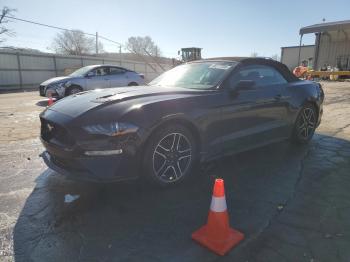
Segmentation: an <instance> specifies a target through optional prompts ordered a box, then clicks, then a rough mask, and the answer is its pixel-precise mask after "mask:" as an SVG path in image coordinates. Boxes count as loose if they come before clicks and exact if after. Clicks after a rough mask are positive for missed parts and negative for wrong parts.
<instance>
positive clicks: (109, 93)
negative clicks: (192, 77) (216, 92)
mask: <svg viewBox="0 0 350 262" xmlns="http://www.w3.org/2000/svg"><path fill="white" fill-rule="evenodd" d="M202 92H204V91H201V90H193V89H186V88H180V87H176V88H166V87H156V86H136V87H118V88H110V89H101V90H93V91H85V92H81V93H78V94H75V95H71V96H68V97H66V98H64V99H62V100H59V101H58V102H56V103H54V104H53V105H52V106H51V107H49V110H53V111H57V112H60V113H62V114H65V115H67V116H70V117H73V118H75V117H78V116H80V115H82V114H85V113H87V112H89V111H92V110H97V109H101V108H104V107H106V106H111V105H116V104H122V103H124V102H125V103H127V104H126V106H130V107H131V106H133V105H135V104H136V103H137V104H139V103H146V102H147V103H149V102H156V101H163V100H167V99H175V98H180V97H188V96H195V95H198V94H200V93H202ZM125 103H124V105H125Z"/></svg>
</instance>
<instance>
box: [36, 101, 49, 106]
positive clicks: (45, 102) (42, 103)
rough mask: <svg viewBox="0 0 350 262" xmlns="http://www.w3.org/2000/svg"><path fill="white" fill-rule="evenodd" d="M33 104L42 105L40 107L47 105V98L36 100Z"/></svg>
mask: <svg viewBox="0 0 350 262" xmlns="http://www.w3.org/2000/svg"><path fill="white" fill-rule="evenodd" d="M35 105H37V106H42V107H47V106H48V100H47V99H46V100H40V101H38V102H36V103H35Z"/></svg>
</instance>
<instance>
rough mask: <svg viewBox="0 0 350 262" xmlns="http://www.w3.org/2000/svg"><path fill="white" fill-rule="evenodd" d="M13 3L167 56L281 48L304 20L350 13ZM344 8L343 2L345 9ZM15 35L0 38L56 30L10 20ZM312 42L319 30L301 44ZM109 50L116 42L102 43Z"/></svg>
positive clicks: (330, 7)
mask: <svg viewBox="0 0 350 262" xmlns="http://www.w3.org/2000/svg"><path fill="white" fill-rule="evenodd" d="M2 6H8V7H11V8H16V9H17V12H16V13H15V15H16V16H17V17H19V18H23V19H28V20H34V21H37V22H40V23H46V24H50V25H55V26H59V27H64V28H69V29H80V30H83V31H85V32H89V33H95V32H96V31H98V32H99V34H101V35H103V36H105V37H108V38H110V39H113V40H115V41H118V42H121V43H125V42H126V41H127V39H128V37H130V36H146V35H149V36H151V37H152V39H153V40H154V41H155V42H156V44H157V45H158V46H159V47H160V49H161V50H162V53H163V55H165V56H168V57H176V56H177V51H178V50H179V49H180V48H181V47H190V46H196V47H201V48H203V56H204V57H214V56H249V55H251V53H253V52H257V53H258V54H259V55H261V56H271V55H274V54H280V52H281V51H280V47H281V46H290V45H297V44H298V42H299V29H300V27H303V26H307V25H311V24H315V23H321V22H322V18H325V19H326V22H330V21H338V20H347V19H350V13H349V8H347V7H349V0H338V1H329V0H327V1H321V0H318V1H314V0H308V1H299V2H298V1H283V0H279V1H277V0H270V1H263V0H260V1H259V0H245V1H234V0H231V1H230V0H226V1H224V0H215V1H214V0H210V1H208V0H201V1H200V0H196V1H190V0H185V1H183V0H163V1H162V0H149V1H146V0H144V1H141V0H140V1H134V0H124V1H120V0H98V1H96V0H85V1H83V0H80V1H74V0H59V1H53V0H49V1H48V0H0V7H2ZM345 7H346V8H345ZM10 27H11V28H12V29H13V30H14V31H15V32H16V37H13V38H10V39H8V41H7V42H6V43H3V44H2V45H9V46H19V47H29V48H35V49H39V50H42V51H50V50H49V49H48V48H49V47H50V46H51V41H52V38H53V37H54V36H55V34H56V33H57V32H58V31H57V30H54V29H49V28H44V27H40V26H36V25H30V24H26V23H23V22H19V21H17V22H13V23H11V24H10ZM313 42H314V36H313V35H309V36H307V37H305V40H304V43H305V44H310V43H313ZM103 44H104V48H105V49H106V50H107V51H111V52H113V51H115V52H117V51H118V47H117V46H116V45H113V44H110V43H107V42H103Z"/></svg>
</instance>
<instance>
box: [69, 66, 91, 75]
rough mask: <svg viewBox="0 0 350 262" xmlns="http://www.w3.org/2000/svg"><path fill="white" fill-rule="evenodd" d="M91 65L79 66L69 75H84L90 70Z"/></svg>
mask: <svg viewBox="0 0 350 262" xmlns="http://www.w3.org/2000/svg"><path fill="white" fill-rule="evenodd" d="M91 69H92V68H91V66H85V67H82V68H79V69H78V70H76V71H74V72H73V73H71V74H70V75H69V76H74V77H77V76H85V75H86V73H87V72H89V71H90V70H91Z"/></svg>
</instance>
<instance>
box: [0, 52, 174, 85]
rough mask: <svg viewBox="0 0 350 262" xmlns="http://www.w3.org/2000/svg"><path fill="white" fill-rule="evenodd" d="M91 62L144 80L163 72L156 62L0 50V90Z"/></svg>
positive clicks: (42, 78) (35, 82)
mask: <svg viewBox="0 0 350 262" xmlns="http://www.w3.org/2000/svg"><path fill="white" fill-rule="evenodd" d="M93 64H113V65H119V66H122V67H125V68H128V69H130V70H135V71H137V72H138V73H141V74H144V75H145V80H146V82H149V81H151V80H152V79H154V78H155V77H157V76H158V75H160V74H161V73H162V72H163V70H162V69H161V68H160V67H159V66H158V65H157V64H153V63H152V64H148V65H147V64H146V63H143V62H138V61H127V60H122V61H120V60H114V59H109V58H101V57H84V56H61V55H53V54H32V53H22V52H21V53H16V52H14V51H0V90H1V89H2V90H5V89H6V90H8V89H25V88H33V87H38V86H39V84H40V83H41V82H43V81H45V80H47V79H49V78H51V77H55V76H62V75H64V71H65V70H66V69H71V68H79V67H82V66H86V65H93ZM150 65H151V66H150ZM162 67H163V68H164V69H165V70H169V69H170V68H172V67H173V65H172V64H162Z"/></svg>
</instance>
